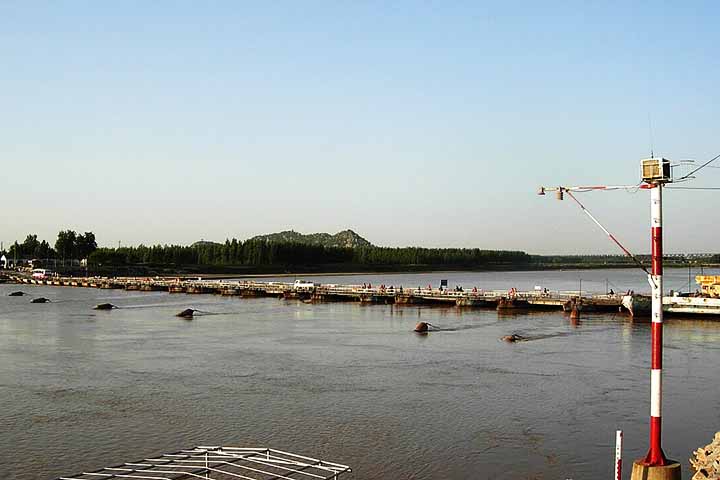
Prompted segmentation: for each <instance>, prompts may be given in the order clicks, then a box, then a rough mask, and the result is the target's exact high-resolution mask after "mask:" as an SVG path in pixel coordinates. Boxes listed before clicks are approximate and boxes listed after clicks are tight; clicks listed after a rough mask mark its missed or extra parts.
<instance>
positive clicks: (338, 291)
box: [13, 276, 622, 312]
mask: <svg viewBox="0 0 720 480" xmlns="http://www.w3.org/2000/svg"><path fill="white" fill-rule="evenodd" d="M13 280H14V281H16V282H18V283H27V284H38V285H53V286H65V287H87V288H102V289H124V290H136V291H144V292H153V291H166V292H169V293H173V294H178V293H184V294H217V295H224V296H238V297H277V298H285V299H297V300H302V301H304V302H307V303H310V302H360V303H374V304H398V305H444V306H457V307H478V308H482V307H484V308H494V309H497V310H517V309H527V310H542V309H551V310H557V309H563V310H565V311H571V310H572V308H573V306H577V307H578V308H579V309H581V310H583V311H612V312H617V311H619V309H620V308H621V307H622V296H621V295H589V294H585V295H580V293H579V292H559V291H537V290H533V291H527V292H520V291H516V290H515V289H511V290H477V289H472V290H470V291H468V290H464V291H455V290H448V289H436V288H403V287H385V286H374V287H369V286H363V285H334V284H329V285H319V284H304V285H302V286H297V285H295V284H293V283H284V282H255V281H250V280H241V281H228V280H199V279H196V280H192V279H181V278H168V277H163V278H159V277H155V278H146V277H122V278H121V277H118V278H105V277H56V278H49V279H36V278H30V277H26V276H15V277H13ZM309 285H312V286H309Z"/></svg>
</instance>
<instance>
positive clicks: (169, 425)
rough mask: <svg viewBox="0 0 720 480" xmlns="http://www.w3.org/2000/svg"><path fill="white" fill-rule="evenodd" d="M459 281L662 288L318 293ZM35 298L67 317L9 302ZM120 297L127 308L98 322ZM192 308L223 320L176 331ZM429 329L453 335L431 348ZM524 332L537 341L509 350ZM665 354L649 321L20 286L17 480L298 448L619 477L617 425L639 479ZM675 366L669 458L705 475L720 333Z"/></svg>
mask: <svg viewBox="0 0 720 480" xmlns="http://www.w3.org/2000/svg"><path fill="white" fill-rule="evenodd" d="M667 273H668V275H667V277H668V279H667V281H666V287H667V288H668V289H670V288H673V285H670V284H671V283H673V282H675V283H678V286H676V287H675V288H682V287H683V285H682V284H683V282H684V288H687V271H680V270H678V271H674V272H673V271H670V272H667ZM440 278H447V279H448V281H449V282H448V283H449V284H450V285H451V287H452V286H454V285H455V284H458V285H464V286H466V287H468V286H475V285H477V286H478V287H479V288H484V289H493V288H497V289H505V288H510V287H516V288H518V289H521V290H522V289H524V288H532V287H534V286H535V285H542V286H543V287H547V288H550V289H560V290H567V289H577V286H576V285H577V284H578V283H579V282H578V280H580V279H582V280H583V290H586V289H590V290H600V291H604V290H605V285H606V283H605V282H606V279H607V282H608V285H610V288H613V285H615V290H616V291H622V290H627V289H635V290H636V291H641V290H643V288H644V285H646V283H645V280H644V278H643V275H642V273H640V274H639V275H638V274H637V273H635V272H633V271H630V270H610V271H602V270H596V271H568V272H508V273H438V274H428V275H424V274H419V275H384V276H382V275H381V276H372V275H362V276H357V277H348V276H342V277H326V278H316V279H315V281H323V282H325V281H330V282H335V283H363V282H371V283H373V284H379V283H385V284H388V285H391V284H393V285H396V286H397V285H400V284H404V285H405V286H406V287H408V286H417V285H427V284H428V283H431V284H433V285H437V282H438V280H439V279H440ZM592 286H595V287H596V288H594V289H593V288H590V287H592ZM692 288H693V289H694V285H692ZM15 290H23V291H26V292H27V293H29V294H30V295H31V296H44V297H48V298H50V299H51V300H52V303H48V304H30V303H29V298H31V297H27V296H26V297H8V296H7V295H8V293H10V292H11V291H15ZM645 290H647V288H645ZM103 302H111V303H114V304H116V305H118V306H120V307H122V308H120V309H117V310H113V311H95V310H92V307H93V306H94V305H95V304H98V303H103ZM185 308H195V309H199V310H203V311H206V312H211V313H215V315H204V316H199V317H196V318H195V319H194V320H192V321H187V320H183V319H180V318H177V317H175V316H174V314H175V313H177V312H179V311H180V310H183V309H185ZM420 320H423V321H427V322H430V323H433V324H435V325H438V326H440V327H441V328H442V329H443V331H439V332H433V333H431V334H429V335H425V336H422V335H417V334H414V333H413V332H412V329H413V327H414V325H415V323H416V322H418V321H420ZM510 333H520V334H523V335H525V336H528V337H529V338H531V340H530V341H527V342H521V343H515V344H509V343H505V342H502V341H501V340H500V337H501V336H503V335H507V334H510ZM649 359H650V329H649V325H648V324H647V323H646V322H632V321H630V320H629V319H628V318H627V317H625V316H622V315H612V314H601V315H586V316H584V318H582V319H581V320H580V321H579V322H575V321H571V320H570V319H569V318H568V317H567V316H565V315H564V314H563V313H561V312H547V313H533V314H520V315H506V314H501V315H499V314H498V313H496V312H495V311H492V310H475V309H473V310H468V309H456V308H438V307H417V306H391V305H358V304H353V303H328V304H304V303H301V302H295V301H285V300H277V299H267V298H257V299H240V298H234V297H231V298H223V297H219V296H212V295H185V294H173V295H171V294H168V293H164V292H152V293H144V292H125V291H118V290H96V289H83V288H62V287H37V286H36V287H32V286H26V285H23V286H17V285H0V399H1V400H2V403H1V408H0V431H1V432H2V435H0V466H1V470H0V478H7V479H50V478H55V477H58V476H60V475H63V474H64V475H68V474H72V473H77V472H80V471H82V470H86V471H87V470H90V469H96V468H100V467H103V466H107V465H110V464H117V463H120V462H123V461H131V460H137V459H140V458H143V457H148V456H150V455H156V454H159V453H162V452H170V451H176V450H179V449H182V448H186V447H192V446H195V445H234V446H269V447H273V448H277V449H281V450H288V451H292V452H296V453H300V454H305V455H308V456H313V457H319V458H323V459H326V460H330V461H335V462H339V463H345V464H348V465H350V466H352V467H353V469H354V473H353V474H352V475H350V476H348V478H356V479H380V478H383V479H387V478H392V479H466V478H480V479H482V478H488V479H490V478H498V477H500V476H503V478H510V479H516V478H517V479H565V478H573V479H585V478H610V476H611V475H612V463H613V455H614V438H615V430H616V429H618V428H620V429H623V430H624V431H625V443H626V448H625V458H626V461H627V462H628V464H629V461H630V459H633V458H636V457H639V456H641V455H643V454H644V453H645V450H646V448H647V434H648V431H647V424H648V415H649ZM664 366H665V369H664V374H665V382H664V410H663V421H664V446H665V450H666V453H668V455H669V456H671V457H673V458H675V459H677V460H679V461H681V462H682V463H683V469H684V470H685V472H686V475H685V476H686V477H689V475H687V473H688V464H687V459H688V457H689V456H690V453H691V451H692V450H693V449H695V448H697V447H699V446H701V445H705V444H706V443H708V442H709V441H710V439H711V438H712V435H713V434H714V433H715V431H717V430H720V395H718V393H720V392H718V382H717V372H718V371H720V323H715V322H711V321H698V320H683V319H669V320H668V321H667V323H666V326H665V365H664Z"/></svg>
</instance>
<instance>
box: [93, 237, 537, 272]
mask: <svg viewBox="0 0 720 480" xmlns="http://www.w3.org/2000/svg"><path fill="white" fill-rule="evenodd" d="M530 261H531V257H530V255H528V254H526V253H525V252H518V251H498V250H480V249H464V248H462V249H461V248H442V249H441V248H418V247H407V248H387V247H358V248H341V247H325V246H322V245H308V244H303V243H279V242H267V241H264V240H246V241H244V242H243V241H239V240H237V239H232V240H227V241H225V243H224V244H220V243H208V242H204V243H197V244H194V245H191V246H181V245H155V246H152V247H147V246H144V245H140V246H138V247H125V248H117V249H116V248H100V249H98V250H96V251H95V252H93V253H92V254H91V255H90V257H89V262H90V264H91V265H98V266H100V265H105V266H108V265H139V264H146V265H215V266H233V265H237V266H268V265H278V266H292V265H319V264H325V265H329V264H355V265H447V266H463V267H472V266H476V267H482V266H492V265H522V264H527V263H529V262H530Z"/></svg>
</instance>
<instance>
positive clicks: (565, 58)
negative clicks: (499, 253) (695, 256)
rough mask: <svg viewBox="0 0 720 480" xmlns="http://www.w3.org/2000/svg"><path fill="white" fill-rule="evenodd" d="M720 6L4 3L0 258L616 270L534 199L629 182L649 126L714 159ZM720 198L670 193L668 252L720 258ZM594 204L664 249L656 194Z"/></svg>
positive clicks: (549, 203)
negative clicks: (276, 258)
mask: <svg viewBox="0 0 720 480" xmlns="http://www.w3.org/2000/svg"><path fill="white" fill-rule="evenodd" d="M719 5H720V4H718V3H717V2H674V3H662V2H593V4H590V2H588V3H587V4H586V3H582V2H576V3H572V2H558V3H552V2H506V1H503V2H492V3H485V2H479V1H478V2H475V1H473V2H401V1H399V2H379V1H378V2H344V1H328V2H311V1H308V2H254V3H250V2H230V1H228V2H191V1H187V2H181V1H173V2H169V1H168V2H163V1H156V2H147V1H135V2H133V1H123V2H112V3H111V2H91V1H68V2H29V1H17V2H15V1H2V2H0V162H2V163H1V165H2V177H3V180H2V183H3V186H2V188H1V189H0V205H2V207H1V208H0V239H1V240H3V241H5V243H6V246H7V243H8V242H10V241H12V240H15V239H20V240H22V239H23V238H24V236H25V235H26V234H27V233H30V232H33V233H38V234H39V236H40V237H41V238H46V239H48V240H50V241H51V243H54V240H55V236H56V234H57V231H58V230H59V229H64V228H72V229H75V230H78V231H86V230H91V231H94V232H95V234H96V235H97V238H98V241H99V243H100V244H101V245H116V244H117V242H118V240H120V241H122V242H123V244H126V245H127V244H137V243H141V242H142V243H145V244H151V243H191V242H193V241H195V240H198V239H200V238H204V239H211V240H219V241H223V240H224V239H225V238H228V237H237V238H240V239H244V238H247V237H250V236H253V235H256V234H261V233H267V232H273V231H279V230H285V229H291V228H292V229H295V230H298V231H302V232H315V231H328V232H335V231H338V230H341V229H345V228H352V229H354V230H356V231H357V232H359V233H360V234H362V235H363V236H365V237H366V238H368V239H369V240H370V241H372V242H373V243H375V244H379V245H390V246H404V245H422V246H461V247H480V248H507V249H522V250H525V251H529V252H532V253H560V252H568V253H577V252H598V253H602V252H612V253H615V252H616V250H615V249H614V247H613V245H612V244H610V243H609V242H608V241H607V239H606V238H604V236H603V234H602V233H601V232H600V231H599V230H598V229H597V227H595V226H594V225H593V224H592V223H590V221H589V220H588V219H587V218H585V217H584V216H583V215H582V213H581V212H580V211H579V209H577V207H575V206H573V205H572V204H571V203H570V202H556V201H554V200H553V199H551V198H548V197H545V198H542V197H538V196H536V195H535V191H536V188H537V186H538V185H540V184H551V185H557V184H587V183H590V184H603V183H610V184H617V183H620V184H632V183H636V182H637V181H638V164H639V160H640V159H641V158H644V157H646V156H648V154H649V149H650V137H651V136H650V133H649V132H650V129H649V127H648V116H650V117H651V118H652V138H653V139H654V147H655V152H656V154H661V155H664V156H666V157H669V158H673V159H687V158H689V159H695V160H698V161H702V160H705V159H708V158H710V157H712V156H714V155H715V154H716V153H720V136H719V135H718V126H720V122H719V121H718V115H717V114H718V113H719V109H720V98H718V91H719V89H718V78H719V75H718V74H719V73H720V65H719V58H720V56H718V45H720V33H718V32H719V28H718V25H717V19H718V18H720V6H719ZM703 173H704V175H703V178H702V179H699V180H697V181H695V185H697V186H700V185H707V186H720V169H706V170H705V171H704V172H703ZM719 195H720V192H705V193H703V192H680V191H676V192H667V195H666V209H665V212H666V226H667V240H666V247H667V250H668V251H720V244H719V242H718V240H717V239H718V238H720V226H719V224H718V222H717V221H716V219H717V218H718V214H717V205H718V200H720V197H719ZM583 199H584V200H585V201H586V203H587V206H588V208H589V209H590V210H591V211H592V212H593V213H594V214H596V216H597V217H599V218H600V219H601V220H603V221H605V222H606V223H607V225H608V227H610V228H611V229H612V230H613V231H614V232H615V233H616V234H617V236H618V237H620V238H621V239H623V240H625V241H626V242H627V244H628V245H629V246H630V247H631V248H632V249H634V250H636V251H641V252H646V251H648V250H649V239H648V237H649V235H648V232H647V231H648V229H649V219H648V216H649V199H648V195H647V192H641V193H638V194H634V195H631V194H626V193H623V192H615V193H595V194H585V195H584V196H583Z"/></svg>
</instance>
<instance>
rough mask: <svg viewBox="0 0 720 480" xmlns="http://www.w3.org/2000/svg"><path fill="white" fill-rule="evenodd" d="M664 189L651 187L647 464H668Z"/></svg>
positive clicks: (657, 186) (659, 184) (656, 185)
mask: <svg viewBox="0 0 720 480" xmlns="http://www.w3.org/2000/svg"><path fill="white" fill-rule="evenodd" d="M662 189H663V184H662V183H661V182H658V183H656V184H655V185H653V187H652V188H651V189H650V215H651V223H650V229H651V232H652V274H651V275H650V278H649V281H650V285H651V286H652V329H651V342H652V354H651V363H650V450H649V451H648V453H647V455H646V456H645V460H644V462H643V463H644V464H645V465H647V466H663V465H667V464H668V460H667V458H665V454H664V453H663V451H662V446H661V438H662V347H663V310H662V307H663V305H662V302H663V283H662V273H663V272H662V270H663V269H662V251H663V250H662Z"/></svg>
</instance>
